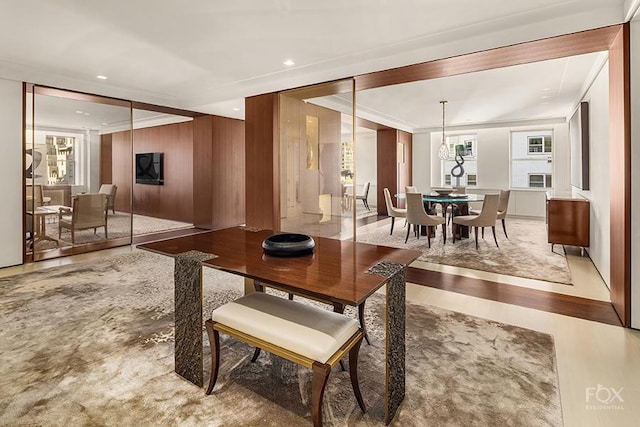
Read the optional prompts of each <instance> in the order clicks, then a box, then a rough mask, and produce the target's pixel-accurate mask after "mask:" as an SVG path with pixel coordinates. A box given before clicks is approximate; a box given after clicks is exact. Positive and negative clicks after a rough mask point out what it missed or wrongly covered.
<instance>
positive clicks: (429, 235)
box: [427, 226, 431, 249]
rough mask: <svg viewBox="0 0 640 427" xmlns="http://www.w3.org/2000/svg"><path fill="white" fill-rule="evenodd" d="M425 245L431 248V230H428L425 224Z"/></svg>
mask: <svg viewBox="0 0 640 427" xmlns="http://www.w3.org/2000/svg"><path fill="white" fill-rule="evenodd" d="M427 246H428V247H429V249H431V230H429V226H427Z"/></svg>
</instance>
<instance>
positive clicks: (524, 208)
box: [413, 122, 570, 218]
mask: <svg viewBox="0 0 640 427" xmlns="http://www.w3.org/2000/svg"><path fill="white" fill-rule="evenodd" d="M549 129H550V130H553V136H554V140H553V173H554V175H553V186H554V189H556V190H565V191H566V190H569V187H568V182H569V176H570V175H569V155H568V151H569V147H568V145H569V126H568V125H567V123H555V122H553V123H549V124H547V125H536V126H514V127H505V128H484V129H478V130H476V131H475V132H474V133H475V134H476V135H477V137H478V159H477V170H478V185H477V186H476V187H475V188H474V187H468V188H467V192H469V193H486V192H495V191H496V190H500V189H507V188H510V186H511V178H510V177H511V173H510V168H511V154H510V145H511V143H510V139H511V132H517V131H530V130H549ZM461 133H462V132H461ZM464 133H465V134H469V130H465V131H464ZM413 141H414V144H413V150H414V163H413V170H414V175H413V176H414V183H415V185H417V186H418V189H419V190H421V191H425V190H430V188H431V187H437V186H440V176H441V175H440V174H441V171H440V169H441V165H440V160H439V159H438V148H439V146H440V142H441V133H440V132H432V133H430V134H428V133H426V134H414V138H413ZM429 144H430V145H429ZM425 146H426V147H425ZM425 152H428V153H425ZM417 156H420V157H417ZM427 158H428V159H433V160H432V161H431V162H429V163H424V162H425V159H427ZM425 164H427V165H430V166H428V167H427V168H425V166H424V165H425ZM420 168H421V169H422V170H419V169H420ZM425 169H428V170H425ZM545 192H546V189H530V188H526V189H514V188H512V189H511V197H510V198H509V211H508V212H509V215H518V216H528V217H540V218H543V217H544V216H545V207H546V205H545Z"/></svg>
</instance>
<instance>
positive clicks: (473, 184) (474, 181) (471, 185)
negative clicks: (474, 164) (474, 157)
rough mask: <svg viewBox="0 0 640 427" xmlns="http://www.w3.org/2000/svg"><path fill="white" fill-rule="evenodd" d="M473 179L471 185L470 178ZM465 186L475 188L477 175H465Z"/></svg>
mask: <svg viewBox="0 0 640 427" xmlns="http://www.w3.org/2000/svg"><path fill="white" fill-rule="evenodd" d="M472 176H473V177H475V178H474V180H473V183H471V177H472ZM467 185H468V186H469V187H476V186H477V185H478V174H477V173H470V174H467Z"/></svg>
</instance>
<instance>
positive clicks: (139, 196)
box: [133, 122, 193, 223]
mask: <svg viewBox="0 0 640 427" xmlns="http://www.w3.org/2000/svg"><path fill="white" fill-rule="evenodd" d="M133 147H134V155H135V153H156V152H157V153H164V184H163V185H147V184H136V183H135V182H134V184H133V208H134V213H137V214H140V215H147V216H154V217H156V218H165V219H172V220H176V221H183V222H189V223H191V222H193V212H192V210H193V172H192V170H193V123H192V122H183V123H174V124H169V125H163V126H154V127H150V128H144V129H136V130H134V133H133ZM134 158H135V157H134Z"/></svg>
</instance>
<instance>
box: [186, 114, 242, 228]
mask: <svg viewBox="0 0 640 427" xmlns="http://www.w3.org/2000/svg"><path fill="white" fill-rule="evenodd" d="M193 126H194V127H193V194H194V198H193V223H194V225H195V226H196V227H200V228H209V229H219V228H224V227H232V226H236V225H240V224H244V222H245V200H244V190H245V185H244V183H245V169H244V162H245V158H244V156H245V152H244V122H243V121H242V120H236V119H229V118H225V117H219V116H202V117H198V118H196V119H194V121H193Z"/></svg>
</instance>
